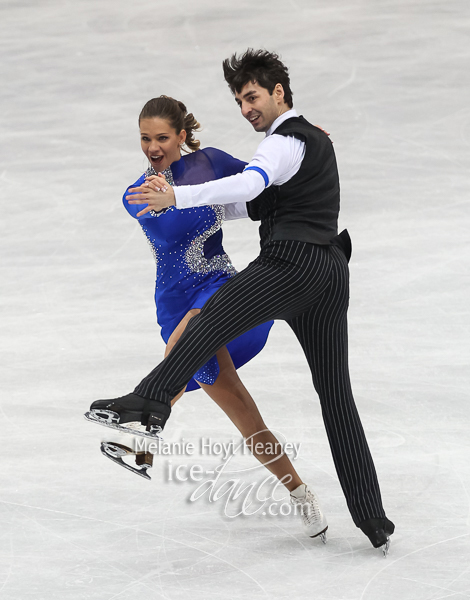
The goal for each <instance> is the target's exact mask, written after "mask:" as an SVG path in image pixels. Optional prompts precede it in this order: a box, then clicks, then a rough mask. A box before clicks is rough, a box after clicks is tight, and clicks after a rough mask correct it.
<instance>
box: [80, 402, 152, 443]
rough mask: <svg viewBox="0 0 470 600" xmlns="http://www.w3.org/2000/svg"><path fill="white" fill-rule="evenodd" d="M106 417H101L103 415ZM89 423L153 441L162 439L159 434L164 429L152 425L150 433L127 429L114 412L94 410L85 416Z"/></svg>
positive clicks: (143, 430)
mask: <svg viewBox="0 0 470 600" xmlns="http://www.w3.org/2000/svg"><path fill="white" fill-rule="evenodd" d="M103 414H104V416H100V415H103ZM83 416H84V417H85V419H86V420H87V421H90V422H91V423H96V424H97V425H103V427H109V428H110V429H116V430H117V431H122V432H123V433H130V434H131V435H139V436H141V437H146V438H150V439H152V440H158V439H160V440H161V439H162V438H161V437H160V436H159V435H158V434H159V433H161V432H162V428H161V427H159V426H157V425H151V426H150V431H147V430H146V429H134V428H132V427H127V426H126V424H122V425H121V424H120V423H119V414H118V413H116V412H114V411H112V410H103V409H94V410H89V411H88V412H86V413H85V414H84V415H83Z"/></svg>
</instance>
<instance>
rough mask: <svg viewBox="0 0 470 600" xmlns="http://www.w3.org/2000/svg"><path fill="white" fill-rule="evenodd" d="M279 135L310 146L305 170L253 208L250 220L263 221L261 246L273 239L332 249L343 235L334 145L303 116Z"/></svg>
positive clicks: (265, 193)
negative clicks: (339, 234)
mask: <svg viewBox="0 0 470 600" xmlns="http://www.w3.org/2000/svg"><path fill="white" fill-rule="evenodd" d="M274 133H275V134H279V135H293V136H294V137H296V138H298V139H300V140H302V141H303V142H305V156H304V159H303V160H302V164H301V165H300V169H299V171H298V172H297V173H296V174H295V175H294V177H292V178H291V179H290V180H289V181H287V182H286V183H284V184H282V185H271V186H270V187H268V188H266V189H265V190H264V191H263V192H262V193H261V194H260V195H259V196H257V197H256V198H254V200H251V202H248V203H247V208H248V215H249V217H250V218H251V219H252V220H253V221H261V225H260V228H259V232H260V238H261V245H262V246H263V245H265V244H267V243H268V242H270V241H271V240H296V241H299V242H309V243H312V244H323V245H326V244H330V242H331V240H332V239H333V238H334V237H335V236H336V235H337V233H338V213H339V177H338V168H337V166H336V158H335V153H334V150H333V144H332V143H331V141H330V139H329V137H328V136H327V135H326V133H325V132H324V131H322V130H321V129H319V128H318V127H314V126H313V125H311V124H310V123H309V122H308V121H306V120H305V119H304V118H303V117H292V118H290V119H287V120H286V121H284V122H283V123H281V125H279V127H278V128H277V129H276V130H275V132H274Z"/></svg>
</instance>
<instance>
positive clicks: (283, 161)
mask: <svg viewBox="0 0 470 600" xmlns="http://www.w3.org/2000/svg"><path fill="white" fill-rule="evenodd" d="M297 116H298V115H297V112H296V111H295V110H294V109H291V110H288V111H287V112H285V113H283V114H282V115H281V116H280V117H278V118H277V119H276V120H275V121H274V122H273V124H272V125H271V127H270V128H269V129H268V131H267V132H266V137H265V138H264V139H263V141H262V142H261V144H260V145H259V146H258V149H257V150H256V152H255V155H254V156H253V158H252V160H251V161H250V163H249V164H248V165H247V166H246V167H245V170H244V171H243V173H238V174H237V175H232V176H230V177H224V178H223V179H215V180H214V181H208V182H207V183H201V184H198V185H181V186H175V187H174V188H173V189H174V191H175V201H176V208H191V207H194V206H204V205H210V204H223V205H225V219H226V220H227V221H229V220H232V219H241V218H243V217H247V216H248V212H247V209H246V203H247V202H249V201H250V200H253V198H256V197H257V196H258V195H259V194H261V192H262V191H263V190H264V189H265V187H269V186H270V185H273V184H274V185H282V184H283V183H286V181H289V179H292V177H293V176H294V175H295V174H296V173H297V171H298V170H299V169H300V165H301V163H302V160H303V158H304V156H305V143H304V142H302V141H301V140H299V139H297V138H295V137H294V136H285V135H276V134H275V133H274V132H275V130H276V128H277V127H279V125H280V124H281V123H283V122H284V121H286V120H287V119H289V118H291V117H297ZM250 167H254V168H255V169H260V170H261V171H262V172H263V173H264V175H263V173H261V172H260V171H258V170H251V169H250Z"/></svg>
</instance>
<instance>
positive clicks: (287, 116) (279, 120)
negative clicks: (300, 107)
mask: <svg viewBox="0 0 470 600" xmlns="http://www.w3.org/2000/svg"><path fill="white" fill-rule="evenodd" d="M298 116H299V115H298V114H297V111H296V110H295V109H294V108H291V109H290V110H288V111H287V112H285V113H282V115H281V116H280V117H278V118H277V119H276V120H275V121H274V122H273V124H272V125H271V127H270V128H269V129H268V131H267V132H266V137H268V135H271V134H272V133H274V131H275V129H277V128H278V127H279V125H280V124H281V123H284V121H287V119H291V118H292V117H298Z"/></svg>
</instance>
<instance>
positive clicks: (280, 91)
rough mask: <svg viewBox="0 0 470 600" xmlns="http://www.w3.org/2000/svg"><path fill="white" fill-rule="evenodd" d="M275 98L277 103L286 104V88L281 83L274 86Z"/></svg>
mask: <svg viewBox="0 0 470 600" xmlns="http://www.w3.org/2000/svg"><path fill="white" fill-rule="evenodd" d="M273 96H274V99H275V100H276V101H278V102H279V101H280V102H284V88H283V87H282V85H281V84H280V83H276V85H275V86H274V90H273Z"/></svg>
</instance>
